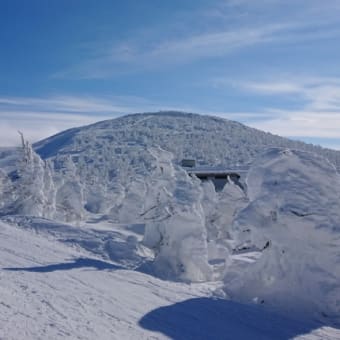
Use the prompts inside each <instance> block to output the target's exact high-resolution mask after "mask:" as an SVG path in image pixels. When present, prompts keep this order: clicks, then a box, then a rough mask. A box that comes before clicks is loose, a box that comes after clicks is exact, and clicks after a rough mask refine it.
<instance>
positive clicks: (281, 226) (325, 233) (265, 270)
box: [225, 149, 340, 318]
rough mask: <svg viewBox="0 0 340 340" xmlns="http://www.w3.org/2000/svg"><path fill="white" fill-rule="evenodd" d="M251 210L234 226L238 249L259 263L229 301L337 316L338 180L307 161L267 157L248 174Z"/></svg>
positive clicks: (319, 162) (315, 159) (294, 154)
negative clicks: (250, 250)
mask: <svg viewBox="0 0 340 340" xmlns="http://www.w3.org/2000/svg"><path fill="white" fill-rule="evenodd" d="M247 185H248V195H249V199H250V203H249V204H248V205H247V206H246V207H245V208H244V209H243V210H242V211H241V212H240V213H239V214H238V216H237V217H236V218H235V220H234V223H233V237H234V238H235V240H236V241H237V242H238V244H239V246H240V247H241V248H242V247H243V246H244V245H247V246H248V247H249V246H250V247H256V248H257V249H259V250H262V255H261V257H260V259H259V260H258V261H257V262H256V263H255V264H253V265H252V266H250V267H249V268H248V269H247V270H246V271H243V272H242V273H238V275H237V276H236V278H235V273H233V275H234V277H231V276H230V275H228V274H227V275H226V278H225V282H226V288H225V289H226V292H227V293H228V294H229V295H230V296H231V297H233V298H236V299H238V300H242V301H246V302H250V301H253V302H258V303H262V304H267V305H271V306H275V307H277V308H280V309H283V310H286V311H290V312H298V313H307V314H309V313H310V314H313V315H318V316H320V315H323V316H324V317H329V318H332V317H336V316H337V317H338V316H339V315H340V179H339V175H338V174H337V172H336V170H335V168H334V167H333V166H332V165H331V164H330V163H329V162H328V161H327V160H325V159H323V158H321V157H319V156H316V155H314V154H311V153H306V152H302V151H291V150H282V149H270V150H269V151H268V152H266V153H265V154H264V155H263V156H261V157H259V158H258V159H257V160H256V162H255V163H254V165H253V166H252V168H251V170H250V172H249V174H248V178H247Z"/></svg>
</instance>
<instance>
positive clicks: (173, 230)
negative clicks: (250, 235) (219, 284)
mask: <svg viewBox="0 0 340 340" xmlns="http://www.w3.org/2000/svg"><path fill="white" fill-rule="evenodd" d="M150 152H151V153H152V154H153V156H154V157H155V161H156V164H157V167H156V168H155V170H154V172H153V174H152V176H151V177H150V178H149V180H148V182H147V186H148V191H147V195H146V200H145V214H144V218H145V221H146V230H145V235H144V240H143V243H144V245H146V246H148V247H150V248H152V249H153V250H154V251H155V261H154V268H155V270H156V272H157V273H158V274H159V275H160V276H162V277H165V278H168V279H180V280H185V281H205V280H210V279H211V275H212V268H211V266H210V265H209V263H208V249H207V234H206V228H205V215H204V211H203V207H202V205H201V197H202V189H201V187H200V183H199V181H198V180H197V181H195V180H194V179H191V178H190V177H189V176H188V174H187V173H186V172H185V171H184V170H183V169H181V168H177V167H174V166H173V164H172V162H171V160H172V155H171V153H169V152H166V151H164V150H161V149H160V148H153V149H150Z"/></svg>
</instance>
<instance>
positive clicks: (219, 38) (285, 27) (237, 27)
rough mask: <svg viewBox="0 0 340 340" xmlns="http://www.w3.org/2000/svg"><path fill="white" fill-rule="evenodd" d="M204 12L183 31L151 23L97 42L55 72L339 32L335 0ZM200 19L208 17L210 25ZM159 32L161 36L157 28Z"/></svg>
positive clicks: (241, 1) (77, 74)
mask: <svg viewBox="0 0 340 340" xmlns="http://www.w3.org/2000/svg"><path fill="white" fill-rule="evenodd" d="M202 12H204V13H203V14H202V13H201V14H200V15H198V14H197V13H196V15H197V20H196V25H194V27H182V31H183V32H182V33H183V34H181V33H180V32H178V31H177V34H176V36H174V35H171V34H170V35H169V34H166V32H162V27H154V28H153V29H150V27H149V28H148V31H147V32H149V33H150V32H153V33H152V34H151V35H150V34H149V35H148V34H145V35H141V34H136V35H137V37H133V36H131V37H130V38H127V39H125V40H124V41H120V42H119V41H116V40H115V41H112V42H110V41H106V42H105V43H103V42H102V41H101V42H97V43H93V44H92V48H89V49H88V55H87V57H85V59H83V60H82V61H80V63H78V64H77V65H72V66H70V68H69V69H67V70H62V71H60V72H58V73H57V74H55V75H54V76H55V77H70V78H108V77H112V76H114V75H116V74H120V73H121V72H133V71H140V70H145V69H147V70H149V69H159V68H160V69H162V68H164V67H166V66H168V65H172V64H182V63H187V62H193V61H196V60H201V59H206V58H216V57H225V56H227V55H228V54H230V53H233V52H235V51H238V50H240V49H244V48H249V47H253V46H256V45H259V44H275V43H280V44H294V43H300V42H303V43H304V44H306V43H308V42H313V41H317V40H324V39H334V38H338V37H340V29H339V26H338V17H339V15H340V5H339V1H337V0H329V2H327V6H326V5H325V4H324V3H321V4H320V1H317V0H308V1H306V0H294V1H293V0H287V1H278V0H263V1H250V0H229V1H221V2H220V3H219V4H218V5H216V6H215V7H212V8H207V9H206V10H205V11H202ZM192 15H193V14H192V13H190V14H188V16H190V18H192ZM204 15H205V16H204ZM207 18H210V19H209V20H210V21H209V20H208V19H207ZM199 19H201V21H203V22H205V23H207V22H209V23H210V24H209V25H208V26H209V29H207V28H206V27H207V26H204V25H200V24H199V22H200V20H199ZM181 20H182V21H185V18H184V17H181ZM207 20H208V21H207ZM190 22H192V21H190ZM181 26H183V22H181ZM203 27H204V28H203ZM158 31H160V32H161V33H159V35H157V34H155V33H154V32H158ZM89 46H91V44H89Z"/></svg>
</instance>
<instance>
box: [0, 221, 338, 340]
mask: <svg viewBox="0 0 340 340" xmlns="http://www.w3.org/2000/svg"><path fill="white" fill-rule="evenodd" d="M85 227H86V229H85V228H84V226H83V227H82V228H81V227H73V226H68V225H61V224H57V223H55V222H49V221H48V220H43V219H30V218H27V217H26V218H17V217H11V218H10V219H8V218H7V219H3V221H2V222H0V267H1V270H0V339H6V340H7V339H13V340H14V339H15V340H20V339H164V338H171V339H271V340H272V339H282V340H283V339H292V338H296V339H340V329H336V328H332V327H330V326H322V325H320V324H317V323H312V322H304V321H301V320H292V319H288V318H287V317H284V316H281V315H278V314H275V313H270V312H268V311H264V310H262V309H261V308H260V307H258V306H246V305H242V304H238V303H235V302H231V301H228V300H224V299H218V298H216V297H214V296H213V293H212V292H213V291H215V290H216V288H217V287H218V286H219V284H220V283H218V282H216V283H204V284H185V283H178V282H168V281H162V280H159V279H157V278H155V277H153V276H152V275H149V274H147V273H146V272H145V270H144V272H143V270H142V269H139V270H132V269H126V268H132V267H133V265H135V266H137V265H139V264H140V261H141V259H142V258H143V259H146V258H147V256H148V254H147V253H143V249H140V248H138V247H136V246H135V242H134V240H135V239H138V238H140V235H141V234H142V233H143V232H142V230H141V229H142V226H140V225H134V226H133V225H132V226H125V227H122V226H116V230H114V227H115V226H114V225H113V224H110V222H109V221H107V220H102V219H101V218H98V219H97V220H94V219H92V220H91V221H89V223H87V225H86V226H85ZM112 242H113V244H112ZM117 244H120V245H121V246H120V247H117ZM112 248H114V249H119V250H120V254H123V255H124V256H122V257H121V258H120V257H119V253H117V252H116V253H112V251H111V250H112ZM129 249H130V256H127V257H126V254H128V252H129ZM131 249H132V250H131ZM123 257H124V258H125V259H126V258H128V259H129V260H130V261H128V262H124V261H123Z"/></svg>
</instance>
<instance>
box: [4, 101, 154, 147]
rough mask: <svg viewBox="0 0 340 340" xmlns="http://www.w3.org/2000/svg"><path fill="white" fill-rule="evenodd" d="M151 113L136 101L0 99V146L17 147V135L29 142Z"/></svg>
mask: <svg viewBox="0 0 340 340" xmlns="http://www.w3.org/2000/svg"><path fill="white" fill-rule="evenodd" d="M141 109H146V110H147V109H148V110H151V111H152V110H153V109H154V108H153V105H152V104H151V103H150V102H148V101H146V100H145V99H143V98H139V97H129V96H126V97H85V96H83V97H80V96H79V97H77V96H51V97H44V98H37V97H0V123H1V124H0V146H11V145H17V144H18V143H19V138H18V133H17V131H18V130H20V131H22V132H23V133H24V134H25V136H26V138H27V139H28V140H30V141H31V142H35V141H37V140H39V139H42V138H45V137H48V136H50V135H53V134H55V133H57V132H60V131H63V130H65V129H68V128H72V127H75V126H81V125H86V124H90V123H94V122H96V121H99V120H104V119H110V118H114V117H117V116H119V115H122V114H126V113H133V112H140V110H141Z"/></svg>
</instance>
